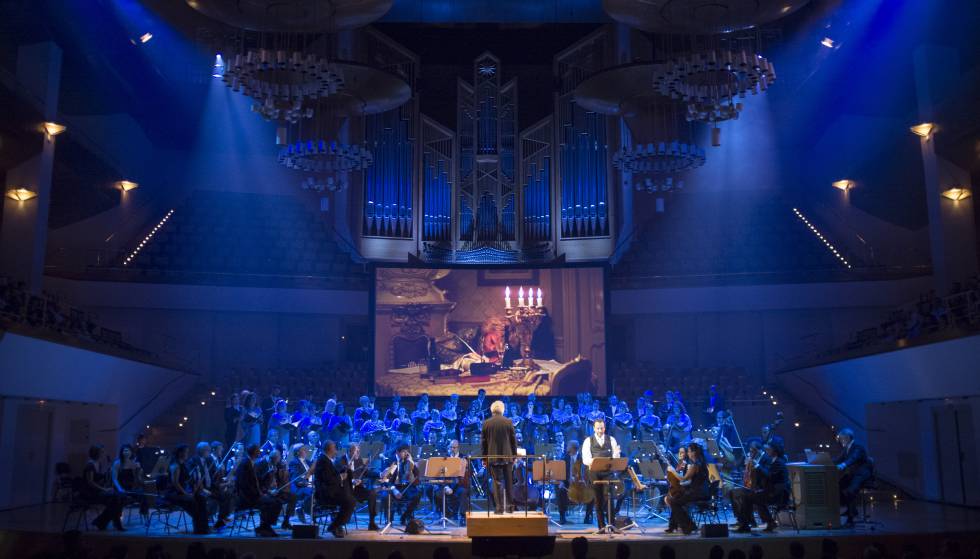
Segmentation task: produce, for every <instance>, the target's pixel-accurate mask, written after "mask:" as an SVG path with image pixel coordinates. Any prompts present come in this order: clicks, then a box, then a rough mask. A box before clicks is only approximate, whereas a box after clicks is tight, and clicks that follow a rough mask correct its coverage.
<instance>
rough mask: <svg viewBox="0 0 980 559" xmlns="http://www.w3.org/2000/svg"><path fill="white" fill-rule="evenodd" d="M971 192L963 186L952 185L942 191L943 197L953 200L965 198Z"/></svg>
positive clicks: (957, 200)
mask: <svg viewBox="0 0 980 559" xmlns="http://www.w3.org/2000/svg"><path fill="white" fill-rule="evenodd" d="M971 194H972V193H971V192H970V189H969V188H966V187H963V186H954V187H951V188H947V189H946V190H944V191H943V197H945V198H949V199H950V200H952V201H954V202H959V201H960V200H966V199H967V198H969V197H970V196H971Z"/></svg>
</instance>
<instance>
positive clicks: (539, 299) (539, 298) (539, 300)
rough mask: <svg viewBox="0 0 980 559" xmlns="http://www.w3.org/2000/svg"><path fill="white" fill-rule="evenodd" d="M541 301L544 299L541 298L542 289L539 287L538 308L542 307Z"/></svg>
mask: <svg viewBox="0 0 980 559" xmlns="http://www.w3.org/2000/svg"><path fill="white" fill-rule="evenodd" d="M541 299H542V297H541V288H540V287H539V288H538V306H539V307H540V306H541Z"/></svg>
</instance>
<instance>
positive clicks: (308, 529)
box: [293, 524, 319, 540]
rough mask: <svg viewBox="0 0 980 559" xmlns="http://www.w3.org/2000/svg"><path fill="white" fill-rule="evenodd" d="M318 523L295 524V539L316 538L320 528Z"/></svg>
mask: <svg viewBox="0 0 980 559" xmlns="http://www.w3.org/2000/svg"><path fill="white" fill-rule="evenodd" d="M318 527H319V526H317V525H316V524H293V539H294V540H315V539H316V538H317V533H318V530H317V528H318Z"/></svg>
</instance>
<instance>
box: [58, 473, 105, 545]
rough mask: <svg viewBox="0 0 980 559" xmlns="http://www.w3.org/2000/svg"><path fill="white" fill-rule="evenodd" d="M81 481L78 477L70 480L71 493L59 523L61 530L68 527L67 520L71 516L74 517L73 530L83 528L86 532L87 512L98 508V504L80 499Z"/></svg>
mask: <svg viewBox="0 0 980 559" xmlns="http://www.w3.org/2000/svg"><path fill="white" fill-rule="evenodd" d="M82 483H84V481H83V480H82V478H80V477H75V478H73V479H72V480H71V495H70V498H69V500H68V509H67V510H66V511H65V518H64V520H63V521H62V523H61V531H62V532H64V531H66V530H67V529H68V524H69V522H68V521H69V520H70V519H71V517H72V516H74V517H75V530H81V529H83V528H84V531H86V532H88V530H89V521H88V513H89V511H95V510H98V504H96V503H93V502H90V501H87V500H85V499H82V497H81V490H82Z"/></svg>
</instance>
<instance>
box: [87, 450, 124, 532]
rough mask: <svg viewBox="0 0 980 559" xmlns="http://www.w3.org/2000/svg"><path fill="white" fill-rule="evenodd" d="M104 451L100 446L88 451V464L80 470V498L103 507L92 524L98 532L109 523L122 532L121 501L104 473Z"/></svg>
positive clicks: (107, 473) (107, 474) (106, 473)
mask: <svg viewBox="0 0 980 559" xmlns="http://www.w3.org/2000/svg"><path fill="white" fill-rule="evenodd" d="M104 459H105V450H103V448H102V445H95V446H93V447H91V448H89V449H88V462H86V463H85V469H83V470H82V488H81V497H82V498H83V499H85V500H86V501H89V502H91V503H99V504H102V505H105V508H104V509H102V513H101V514H99V516H98V517H97V518H96V519H95V521H94V522H93V524H95V527H96V528H98V529H99V530H105V529H106V526H108V525H109V522H112V525H113V526H115V527H116V530H119V531H120V532H121V531H123V525H122V503H123V502H122V499H120V496H119V495H118V494H117V493H116V492H115V491H113V489H112V482H111V481H110V480H109V472H107V471H106V468H105V464H104V463H103V462H104Z"/></svg>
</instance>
